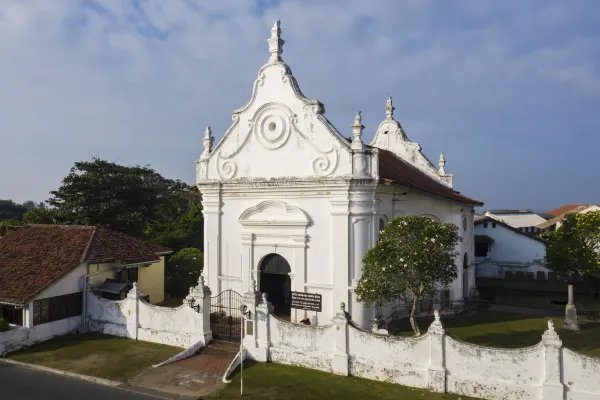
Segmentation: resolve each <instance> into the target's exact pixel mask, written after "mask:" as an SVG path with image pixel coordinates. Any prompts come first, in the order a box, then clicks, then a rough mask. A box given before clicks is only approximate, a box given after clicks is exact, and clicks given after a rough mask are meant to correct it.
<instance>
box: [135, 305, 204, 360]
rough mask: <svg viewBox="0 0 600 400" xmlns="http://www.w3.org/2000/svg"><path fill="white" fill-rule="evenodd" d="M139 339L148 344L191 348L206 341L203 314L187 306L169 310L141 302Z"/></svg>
mask: <svg viewBox="0 0 600 400" xmlns="http://www.w3.org/2000/svg"><path fill="white" fill-rule="evenodd" d="M138 318H139V322H138V323H139V326H138V339H139V340H145V341H148V342H155V343H162V344H168V345H171V346H178V347H184V348H187V347H190V346H193V345H194V344H195V343H198V342H199V341H201V340H203V339H204V335H203V333H202V331H201V330H200V331H199V330H198V327H199V326H202V322H203V321H202V314H200V313H197V312H196V311H195V310H193V309H191V308H190V307H188V306H186V305H182V306H179V307H177V308H167V307H160V306H155V305H152V304H148V303H146V302H144V301H141V300H140V301H139V317H138Z"/></svg>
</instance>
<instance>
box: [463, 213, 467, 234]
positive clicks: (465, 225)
mask: <svg viewBox="0 0 600 400" xmlns="http://www.w3.org/2000/svg"><path fill="white" fill-rule="evenodd" d="M467 228H468V226H467V217H465V216H463V231H465V232H466V231H467Z"/></svg>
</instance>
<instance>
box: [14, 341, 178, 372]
mask: <svg viewBox="0 0 600 400" xmlns="http://www.w3.org/2000/svg"><path fill="white" fill-rule="evenodd" d="M181 351H182V349H181V348H179V347H173V346H166V345H162V344H157V343H150V342H143V341H139V340H131V339H125V338H118V337H115V336H109V335H102V334H99V333H86V334H80V335H65V336H60V337H57V338H55V339H52V340H49V341H47V342H44V343H40V344H36V345H34V346H32V347H30V348H28V349H24V350H21V351H18V352H15V353H12V354H10V355H9V357H8V358H10V359H12V360H15V361H21V362H25V363H31V364H38V365H43V366H46V367H50V368H55V369H60V370H63V371H70V372H75V373H79V374H84V375H91V376H95V377H98V378H104V379H110V380H116V381H121V382H125V381H127V380H129V379H131V378H133V377H134V376H136V375H138V374H140V373H141V372H142V371H143V370H145V369H146V368H148V367H149V366H151V365H154V364H158V363H160V362H162V361H165V360H166V359H168V358H170V357H172V356H174V355H175V354H177V353H179V352H181Z"/></svg>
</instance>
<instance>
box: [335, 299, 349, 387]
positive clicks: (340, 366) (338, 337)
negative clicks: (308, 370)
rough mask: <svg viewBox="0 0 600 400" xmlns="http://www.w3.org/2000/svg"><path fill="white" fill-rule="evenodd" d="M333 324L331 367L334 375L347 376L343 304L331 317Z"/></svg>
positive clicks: (345, 315) (344, 308)
mask: <svg viewBox="0 0 600 400" xmlns="http://www.w3.org/2000/svg"><path fill="white" fill-rule="evenodd" d="M333 323H334V324H335V329H336V331H335V341H334V344H333V361H332V365H331V367H332V370H333V373H334V374H336V375H344V376H348V374H349V366H348V316H347V314H346V304H345V303H341V304H340V310H339V311H338V312H337V314H335V316H334V317H333Z"/></svg>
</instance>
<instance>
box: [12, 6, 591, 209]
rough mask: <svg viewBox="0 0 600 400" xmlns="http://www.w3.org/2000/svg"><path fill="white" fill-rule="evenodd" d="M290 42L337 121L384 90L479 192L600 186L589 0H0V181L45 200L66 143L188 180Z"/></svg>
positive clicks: (371, 112) (296, 61)
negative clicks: (277, 45) (206, 144)
mask: <svg viewBox="0 0 600 400" xmlns="http://www.w3.org/2000/svg"><path fill="white" fill-rule="evenodd" d="M277 18H281V21H282V25H281V28H282V32H283V33H282V36H283V38H284V39H285V40H286V44H285V47H284V53H283V58H284V60H285V61H286V62H287V63H288V64H289V65H290V67H291V68H292V70H293V72H294V75H295V77H296V79H297V80H298V82H299V84H300V86H301V88H302V90H303V92H304V93H305V94H306V95H307V96H308V97H310V98H315V99H318V100H320V101H321V102H323V103H324V104H325V108H326V116H327V117H328V118H329V119H330V120H331V121H332V123H333V124H334V125H335V126H336V127H337V128H338V130H339V131H340V132H342V134H344V135H345V136H350V134H351V130H350V125H351V124H352V121H353V116H354V114H355V112H356V111H357V110H361V111H362V115H363V120H364V122H363V123H364V125H365V126H366V136H367V140H369V141H370V139H371V138H372V137H373V133H374V130H375V129H376V127H377V125H378V124H379V122H381V120H382V119H383V118H384V116H385V113H384V109H383V107H384V105H385V100H386V98H387V96H388V94H390V95H392V96H393V98H394V105H395V107H396V117H397V119H398V120H400V122H401V123H402V125H403V127H404V129H405V131H406V133H407V134H408V136H409V137H410V138H411V140H414V141H416V142H418V143H420V144H421V146H422V147H423V151H424V153H425V154H426V155H427V156H428V157H429V158H431V159H432V160H437V158H438V157H439V154H440V152H442V151H443V152H444V154H445V156H446V159H447V165H446V169H447V170H448V172H450V173H453V174H454V182H455V188H456V189H457V190H459V191H461V192H462V193H464V194H466V195H468V196H470V197H473V198H476V199H478V200H481V201H484V202H485V203H486V206H485V208H488V209H489V208H517V207H518V208H533V209H534V210H539V211H544V210H548V209H552V208H554V207H558V206H560V205H563V204H568V203H600V184H599V183H598V180H599V179H598V172H597V161H596V160H597V153H598V151H599V149H600V112H599V110H600V24H598V23H597V21H598V20H600V2H599V1H596V0H589V1H584V0H575V1H569V2H567V1H552V0H537V1H536V0H529V1H520V0H503V1H487V0H470V1H460V0H454V1H451V2H450V1H443V0H437V1H433V0H432V1H426V0H381V1H376V0H370V1H368V2H367V1H364V0H348V1H329V0H303V1H300V0H280V1H273V0H255V1H250V0H218V1H215V0H206V1H193V0H169V1H163V0H147V1H144V0H137V1H133V0H132V1H128V0H61V1H47V0H30V1H21V0H4V1H3V2H2V4H1V5H0V52H1V53H0V54H2V57H0V87H1V88H2V93H3V94H4V96H0V110H2V112H1V114H0V115H1V116H2V117H1V118H0V140H1V143H2V144H3V146H2V149H3V150H4V151H3V152H2V154H3V157H2V166H3V171H4V172H3V173H1V174H0V198H12V199H13V200H15V201H25V200H29V199H32V200H36V201H41V200H45V199H47V198H48V197H49V191H50V190H53V189H55V188H57V187H58V186H59V185H60V183H61V179H62V178H63V177H64V176H65V175H66V174H67V173H68V172H69V169H70V167H71V166H72V165H73V163H74V162H75V161H78V160H84V159H90V158H91V157H92V156H99V157H102V158H106V159H109V160H113V161H116V162H119V163H122V164H140V165H146V164H150V165H151V166H152V167H153V168H155V169H156V170H157V171H158V172H159V173H161V174H163V175H164V176H166V177H169V178H178V179H182V180H184V181H186V182H188V183H190V184H192V183H193V182H194V162H195V160H196V159H197V158H198V157H199V154H200V152H201V151H202V145H201V143H202V142H201V140H202V134H203V131H204V128H205V127H206V126H207V125H211V126H212V127H213V132H214V134H215V136H216V138H217V139H220V138H221V136H222V134H223V133H224V132H225V130H226V129H227V127H228V126H229V124H230V123H231V112H232V111H233V110H234V109H236V108H238V107H240V106H242V105H244V104H246V102H247V101H248V99H249V97H250V95H251V90H252V84H253V81H254V79H255V78H256V73H257V72H258V69H259V68H260V66H261V65H262V64H264V63H265V62H266V60H267V58H268V50H267V44H266V42H265V39H266V38H267V37H268V36H269V29H270V27H271V25H272V24H273V22H274V21H275V20H276V19H277Z"/></svg>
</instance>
